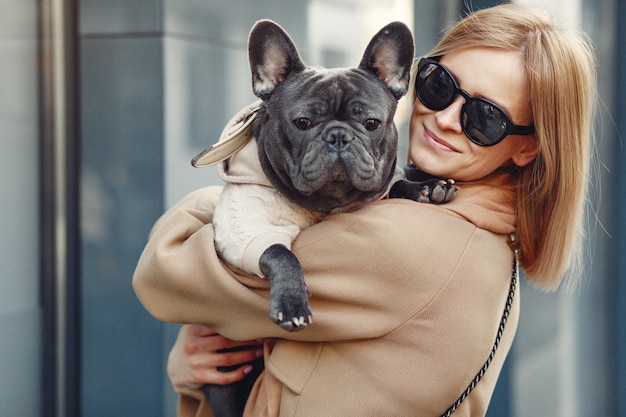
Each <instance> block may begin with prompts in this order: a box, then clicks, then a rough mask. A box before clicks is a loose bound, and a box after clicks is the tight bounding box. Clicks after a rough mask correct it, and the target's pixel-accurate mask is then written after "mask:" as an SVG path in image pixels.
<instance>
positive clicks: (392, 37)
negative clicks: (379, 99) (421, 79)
mask: <svg viewBox="0 0 626 417" xmlns="http://www.w3.org/2000/svg"><path fill="white" fill-rule="evenodd" d="M413 51H414V45H413V34H412V33H411V31H410V30H409V28H408V27H407V26H406V25H405V24H404V23H402V22H392V23H390V24H388V25H387V26H385V27H384V28H382V29H381V30H380V31H379V32H378V33H377V34H376V35H374V37H373V38H372V40H371V41H370V43H369V45H368V46H367V48H366V49H365V53H364V54H363V58H362V59H361V63H360V64H359V68H361V69H364V70H366V71H369V72H371V73H373V74H374V75H375V76H376V77H377V78H379V79H380V80H381V81H382V82H383V83H385V84H386V85H387V87H388V88H389V90H390V91H391V93H392V94H393V96H394V97H395V98H396V100H398V99H400V97H402V96H403V95H405V94H406V92H407V90H408V89H409V78H410V73H411V64H412V63H413Z"/></svg>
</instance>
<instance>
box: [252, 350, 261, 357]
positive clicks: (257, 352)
mask: <svg viewBox="0 0 626 417" xmlns="http://www.w3.org/2000/svg"><path fill="white" fill-rule="evenodd" d="M254 354H255V356H256V357H257V358H260V357H261V356H263V349H257V350H256V351H255V352H254Z"/></svg>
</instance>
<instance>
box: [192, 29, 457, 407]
mask: <svg viewBox="0 0 626 417" xmlns="http://www.w3.org/2000/svg"><path fill="white" fill-rule="evenodd" d="M248 53H249V61H250V68H251V72H252V85H253V91H254V94H255V95H256V96H257V97H259V98H260V99H261V100H262V101H263V103H262V104H261V106H260V108H259V109H258V112H257V114H256V115H255V120H254V122H253V124H252V129H253V134H254V137H255V138H256V142H257V145H258V157H259V160H260V164H261V167H262V170H263V173H264V174H265V176H266V177H267V179H268V180H269V182H270V183H271V185H272V186H273V187H274V188H275V189H276V190H277V191H278V193H279V194H280V195H282V196H283V197H284V198H285V199H286V200H287V201H288V202H290V203H291V204H292V205H293V204H294V203H295V205H296V206H299V207H302V208H304V209H306V210H308V211H312V212H316V213H322V214H329V213H336V212H341V211H347V210H350V209H353V208H356V207H358V206H360V205H362V204H364V203H366V202H370V201H374V200H376V199H379V198H381V197H383V196H384V195H385V194H387V192H388V191H389V188H390V184H391V182H392V179H393V178H394V173H395V172H396V153H397V142H398V133H397V130H396V126H395V125H394V122H393V117H394V114H395V110H396V107H397V102H398V100H399V99H400V98H401V97H402V96H403V95H404V94H406V92H407V90H408V86H409V77H410V68H411V64H412V61H413V53H414V46H413V35H412V33H411V31H410V30H409V29H408V27H406V25H404V24H403V23H400V22H393V23H390V24H388V25H387V26H385V27H384V28H382V29H381V30H380V31H379V32H378V33H377V34H376V35H375V36H374V37H373V38H372V39H371V41H370V43H369V45H368V46H367V48H366V49H365V52H364V54H363V57H362V59H361V62H360V64H359V65H358V66H357V67H354V68H342V69H325V68H314V67H308V66H306V65H305V64H304V63H303V61H302V60H301V58H300V56H299V53H298V51H297V49H296V46H295V45H294V43H293V41H292V40H291V38H290V37H289V35H288V34H287V33H286V32H285V31H284V30H283V29H282V28H281V27H280V26H278V25H277V24H275V23H273V22H271V21H268V20H263V21H259V22H257V23H256V24H255V25H254V27H253V28H252V30H251V32H250V36H249V42H248ZM231 186H232V185H231V184H227V186H226V187H231ZM235 186H236V185H235ZM392 190H393V196H395V197H405V198H411V199H415V200H420V201H424V200H426V201H429V202H435V203H445V202H447V201H450V200H451V199H452V198H454V195H455V191H456V187H455V186H454V183H453V182H452V181H445V180H440V179H427V180H426V181H425V182H420V183H414V182H411V181H407V180H401V181H399V182H397V183H396V184H395V185H394V187H393V188H392ZM225 191H226V190H225ZM220 203H221V202H220ZM216 236H217V235H216ZM259 266H260V270H261V271H262V273H263V274H264V275H265V276H266V277H267V278H268V280H269V282H270V309H269V315H270V317H271V318H272V319H273V320H274V321H275V322H276V323H278V324H279V325H280V326H281V327H283V328H284V329H286V330H288V331H298V330H302V329H304V328H305V327H306V326H307V325H308V324H309V323H311V316H312V314H311V310H310V307H309V303H308V295H307V287H306V284H305V281H304V275H303V271H302V267H301V266H300V263H299V261H298V259H297V258H296V257H295V255H294V254H293V253H292V252H291V251H290V250H289V249H288V248H287V247H286V246H284V245H282V244H274V245H272V246H270V247H269V248H268V249H266V250H265V251H264V252H263V253H262V255H261V257H260V259H259ZM255 368H256V371H257V372H255V374H254V375H249V376H248V378H246V380H244V381H242V383H240V384H239V386H238V385H230V386H215V385H207V386H205V387H204V392H205V394H206V396H207V398H208V400H209V404H210V405H211V407H212V409H213V412H214V414H215V415H216V417H235V416H241V415H242V412H243V405H244V404H245V400H246V399H247V396H248V394H249V392H250V387H251V383H250V380H251V381H252V382H253V381H254V379H256V375H258V371H259V370H260V369H261V368H262V364H257V366H255ZM237 390H239V392H238V393H236V391H237ZM227 391H228V392H227Z"/></svg>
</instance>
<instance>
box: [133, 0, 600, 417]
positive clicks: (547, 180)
mask: <svg viewBox="0 0 626 417" xmlns="http://www.w3.org/2000/svg"><path fill="white" fill-rule="evenodd" d="M413 80H414V81H413V82H414V87H415V88H414V90H413V91H414V108H413V113H412V117H411V121H410V133H409V135H410V143H409V157H410V160H411V162H412V163H414V164H415V166H416V167H417V168H418V169H420V170H422V171H424V172H426V173H428V174H430V175H434V176H440V177H445V178H454V179H456V180H457V181H458V184H459V186H460V190H459V191H458V193H457V197H456V199H455V200H454V201H452V202H451V203H448V204H446V205H443V206H434V205H427V204H420V203H415V202H412V201H408V200H400V199H388V200H383V201H380V202H376V203H373V204H370V205H368V206H366V207H364V208H362V209H360V210H358V211H355V212H353V213H345V214H339V215H334V216H331V217H330V218H328V219H327V220H325V221H324V222H322V223H319V224H317V225H315V226H313V227H311V228H309V229H307V230H305V231H304V232H303V233H301V235H300V236H299V237H298V239H297V240H296V241H295V243H294V246H293V251H294V252H295V253H296V255H297V256H298V258H299V259H300V261H301V262H302V265H303V267H304V270H305V276H306V279H307V284H308V285H309V287H310V289H311V294H312V295H311V307H312V311H313V312H314V316H315V321H314V323H313V324H312V325H311V326H309V327H308V328H307V329H306V330H305V331H303V332H299V333H293V334H286V332H284V331H282V330H281V329H280V328H278V327H277V326H275V325H274V324H273V323H272V322H271V321H270V320H268V319H267V317H266V310H267V296H268V293H267V284H266V283H265V282H261V281H259V280H257V279H255V278H254V277H250V276H246V275H242V274H239V273H237V271H234V270H231V269H229V268H228V267H225V266H224V265H223V264H221V263H220V261H219V259H218V258H217V257H216V255H215V250H214V249H213V243H212V237H213V230H212V227H211V225H210V222H211V213H212V208H213V206H214V204H215V201H216V199H217V195H218V194H219V188H217V187H212V188H207V189H203V190H198V191H196V192H195V193H192V194H190V195H189V196H188V197H186V198H185V199H184V200H183V201H181V202H180V203H179V204H178V205H177V206H176V207H174V208H172V209H171V210H170V211H168V213H166V215H164V216H163V217H162V218H161V219H160V220H159V222H158V223H157V224H156V225H155V228H154V230H153V233H152V236H151V239H150V241H149V243H148V245H147V247H146V249H145V251H144V253H143V255H142V257H141V259H140V261H139V264H138V267H137V271H136V273H135V276H134V286H135V290H136V292H137V295H138V296H139V298H140V299H141V300H142V302H143V303H144V305H145V306H146V308H147V309H148V310H149V311H150V312H151V313H152V314H153V315H155V316H156V317H157V318H160V319H162V320H166V321H171V322H179V323H202V324H204V325H206V326H209V327H210V328H212V329H214V330H215V331H216V332H217V333H219V334H221V335H223V336H225V337H228V338H230V339H237V340H250V339H258V338H276V339H273V341H272V342H271V345H273V346H270V342H268V343H266V345H265V360H266V372H265V373H264V374H263V376H262V377H261V378H259V380H258V381H257V384H256V386H255V389H254V390H253V392H252V394H251V395H250V398H249V401H248V405H247V409H246V415H250V416H252V415H254V416H261V415H262V416H266V415H267V416H278V415H280V416H315V417H319V416H346V415H354V414H355V413H358V414H359V415H364V416H381V415H389V416H401V415H402V416H403V415H418V416H438V415H442V414H443V413H444V412H445V411H446V410H448V409H449V407H450V406H451V405H452V403H454V401H455V400H456V399H457V397H459V395H460V394H461V393H462V392H463V391H464V390H465V389H466V387H467V386H468V384H469V383H470V381H472V379H473V378H474V376H475V375H476V373H477V371H478V370H479V369H480V368H481V367H482V366H483V365H484V363H485V360H486V359H487V357H488V355H489V352H490V351H491V349H492V348H493V345H494V338H495V337H496V335H498V328H499V324H500V321H501V318H502V310H503V307H504V305H505V304H506V301H507V297H508V296H509V290H510V286H511V273H512V271H511V265H512V264H513V260H514V250H513V249H514V248H516V249H518V251H519V263H520V266H521V267H522V268H523V269H524V270H525V272H526V276H527V278H528V279H529V280H530V281H531V282H532V283H534V284H535V285H536V286H538V287H540V288H543V289H546V290H553V289H556V288H557V287H558V286H559V285H560V284H561V282H565V283H567V284H568V285H574V284H575V282H576V279H577V278H578V274H579V272H578V271H579V270H578V269H577V265H579V259H578V258H579V257H580V254H581V252H580V250H579V245H580V239H581V233H582V223H583V222H582V221H583V206H584V200H585V195H586V188H587V181H588V171H589V169H588V165H589V154H590V151H589V148H590V126H591V119H592V102H593V98H594V95H595V74H594V60H593V56H592V52H591V48H590V46H589V44H588V42H587V41H586V40H585V39H584V38H582V37H581V36H580V35H578V34H575V33H573V32H568V31H565V30H562V29H559V28H557V27H556V26H555V25H554V24H553V23H552V22H551V20H550V19H549V17H548V16H546V15H545V14H544V13H542V12H540V11H537V10H534V9H530V8H526V7H523V6H519V5H513V4H506V5H500V6H496V7H493V8H489V9H485V10H481V11H478V12H476V13H474V14H472V15H470V16H468V17H466V18H464V19H463V20H462V21H460V22H459V23H457V24H456V25H455V26H454V27H453V28H452V29H451V30H450V31H449V32H448V33H447V34H446V35H445V36H444V38H443V39H442V40H441V42H440V43H439V44H438V45H437V46H436V47H435V48H434V49H433V51H431V53H430V54H429V58H427V59H422V60H419V61H418V62H416V64H415V66H414V77H413ZM510 236H515V240H514V243H512V241H511V239H510ZM566 272H569V274H566ZM564 277H567V278H564ZM508 314H509V317H508V323H507V325H506V328H504V331H503V332H502V334H501V340H500V344H499V347H498V350H497V351H496V354H495V356H494V357H493V361H492V362H491V364H490V366H489V368H488V369H487V371H486V372H485V374H484V375H483V376H482V379H481V380H480V382H479V383H478V384H477V385H476V387H475V388H474V389H473V390H472V391H471V393H470V394H469V395H468V396H467V398H466V399H465V400H464V401H463V402H462V403H461V404H460V407H458V409H456V411H455V416H456V415H459V416H469V415H471V416H481V415H484V414H485V412H486V409H487V406H488V403H489V400H490V397H491V394H492V392H493V389H494V387H495V384H496V380H497V377H498V374H499V372H500V369H501V367H502V364H503V362H504V359H505V357H506V355H507V353H508V351H509V349H510V346H511V343H512V341H513V336H514V333H515V328H516V325H517V319H518V315H519V297H518V296H515V297H514V298H513V300H512V305H511V308H510V312H509V313H508ZM184 329H186V328H184ZM211 337H219V336H211ZM185 340H186V339H185V337H184V335H183V336H181V341H180V343H181V346H184V345H185V343H186V342H185ZM214 340H215V339H214ZM220 340H222V341H225V339H222V338H221V337H220ZM216 350H217V349H212V348H210V349H207V350H206V352H208V355H211V358H213V359H216V358H220V356H219V355H218V354H217V353H216V352H215V351H216ZM179 359H180V357H179ZM216 365H218V363H216V362H213V365H211V366H216ZM242 369H243V368H242ZM241 372H243V371H241ZM181 380H182V379H181V378H173V381H174V383H175V385H176V384H177V381H181ZM204 382H217V380H215V379H210V378H207V380H206V381H204ZM181 407H182V408H181V410H183V411H184V412H185V413H188V414H184V413H181V415H195V414H193V413H192V412H190V411H189V408H186V407H190V408H192V409H193V412H194V413H195V412H196V411H198V410H200V411H199V414H197V415H210V414H209V412H208V411H207V410H206V408H203V407H206V405H205V404H202V405H198V404H195V403H193V402H191V398H190V397H188V396H183V397H182V401H181ZM203 413H204V414H203Z"/></svg>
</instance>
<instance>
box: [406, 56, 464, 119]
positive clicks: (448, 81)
mask: <svg viewBox="0 0 626 417" xmlns="http://www.w3.org/2000/svg"><path fill="white" fill-rule="evenodd" d="M415 89H416V92H417V95H418V97H419V99H420V101H421V102H422V103H424V105H425V106H426V107H428V108H429V109H431V110H442V109H445V108H446V107H448V106H449V105H450V103H451V102H452V100H453V99H454V96H455V94H456V93H455V91H456V86H455V85H454V80H453V79H452V78H451V77H450V75H449V74H448V73H447V72H446V71H445V70H444V69H443V68H442V67H441V66H439V65H437V64H432V63H429V64H426V65H424V66H423V67H422V69H421V71H420V72H419V73H418V76H417V80H416V82H415Z"/></svg>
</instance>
